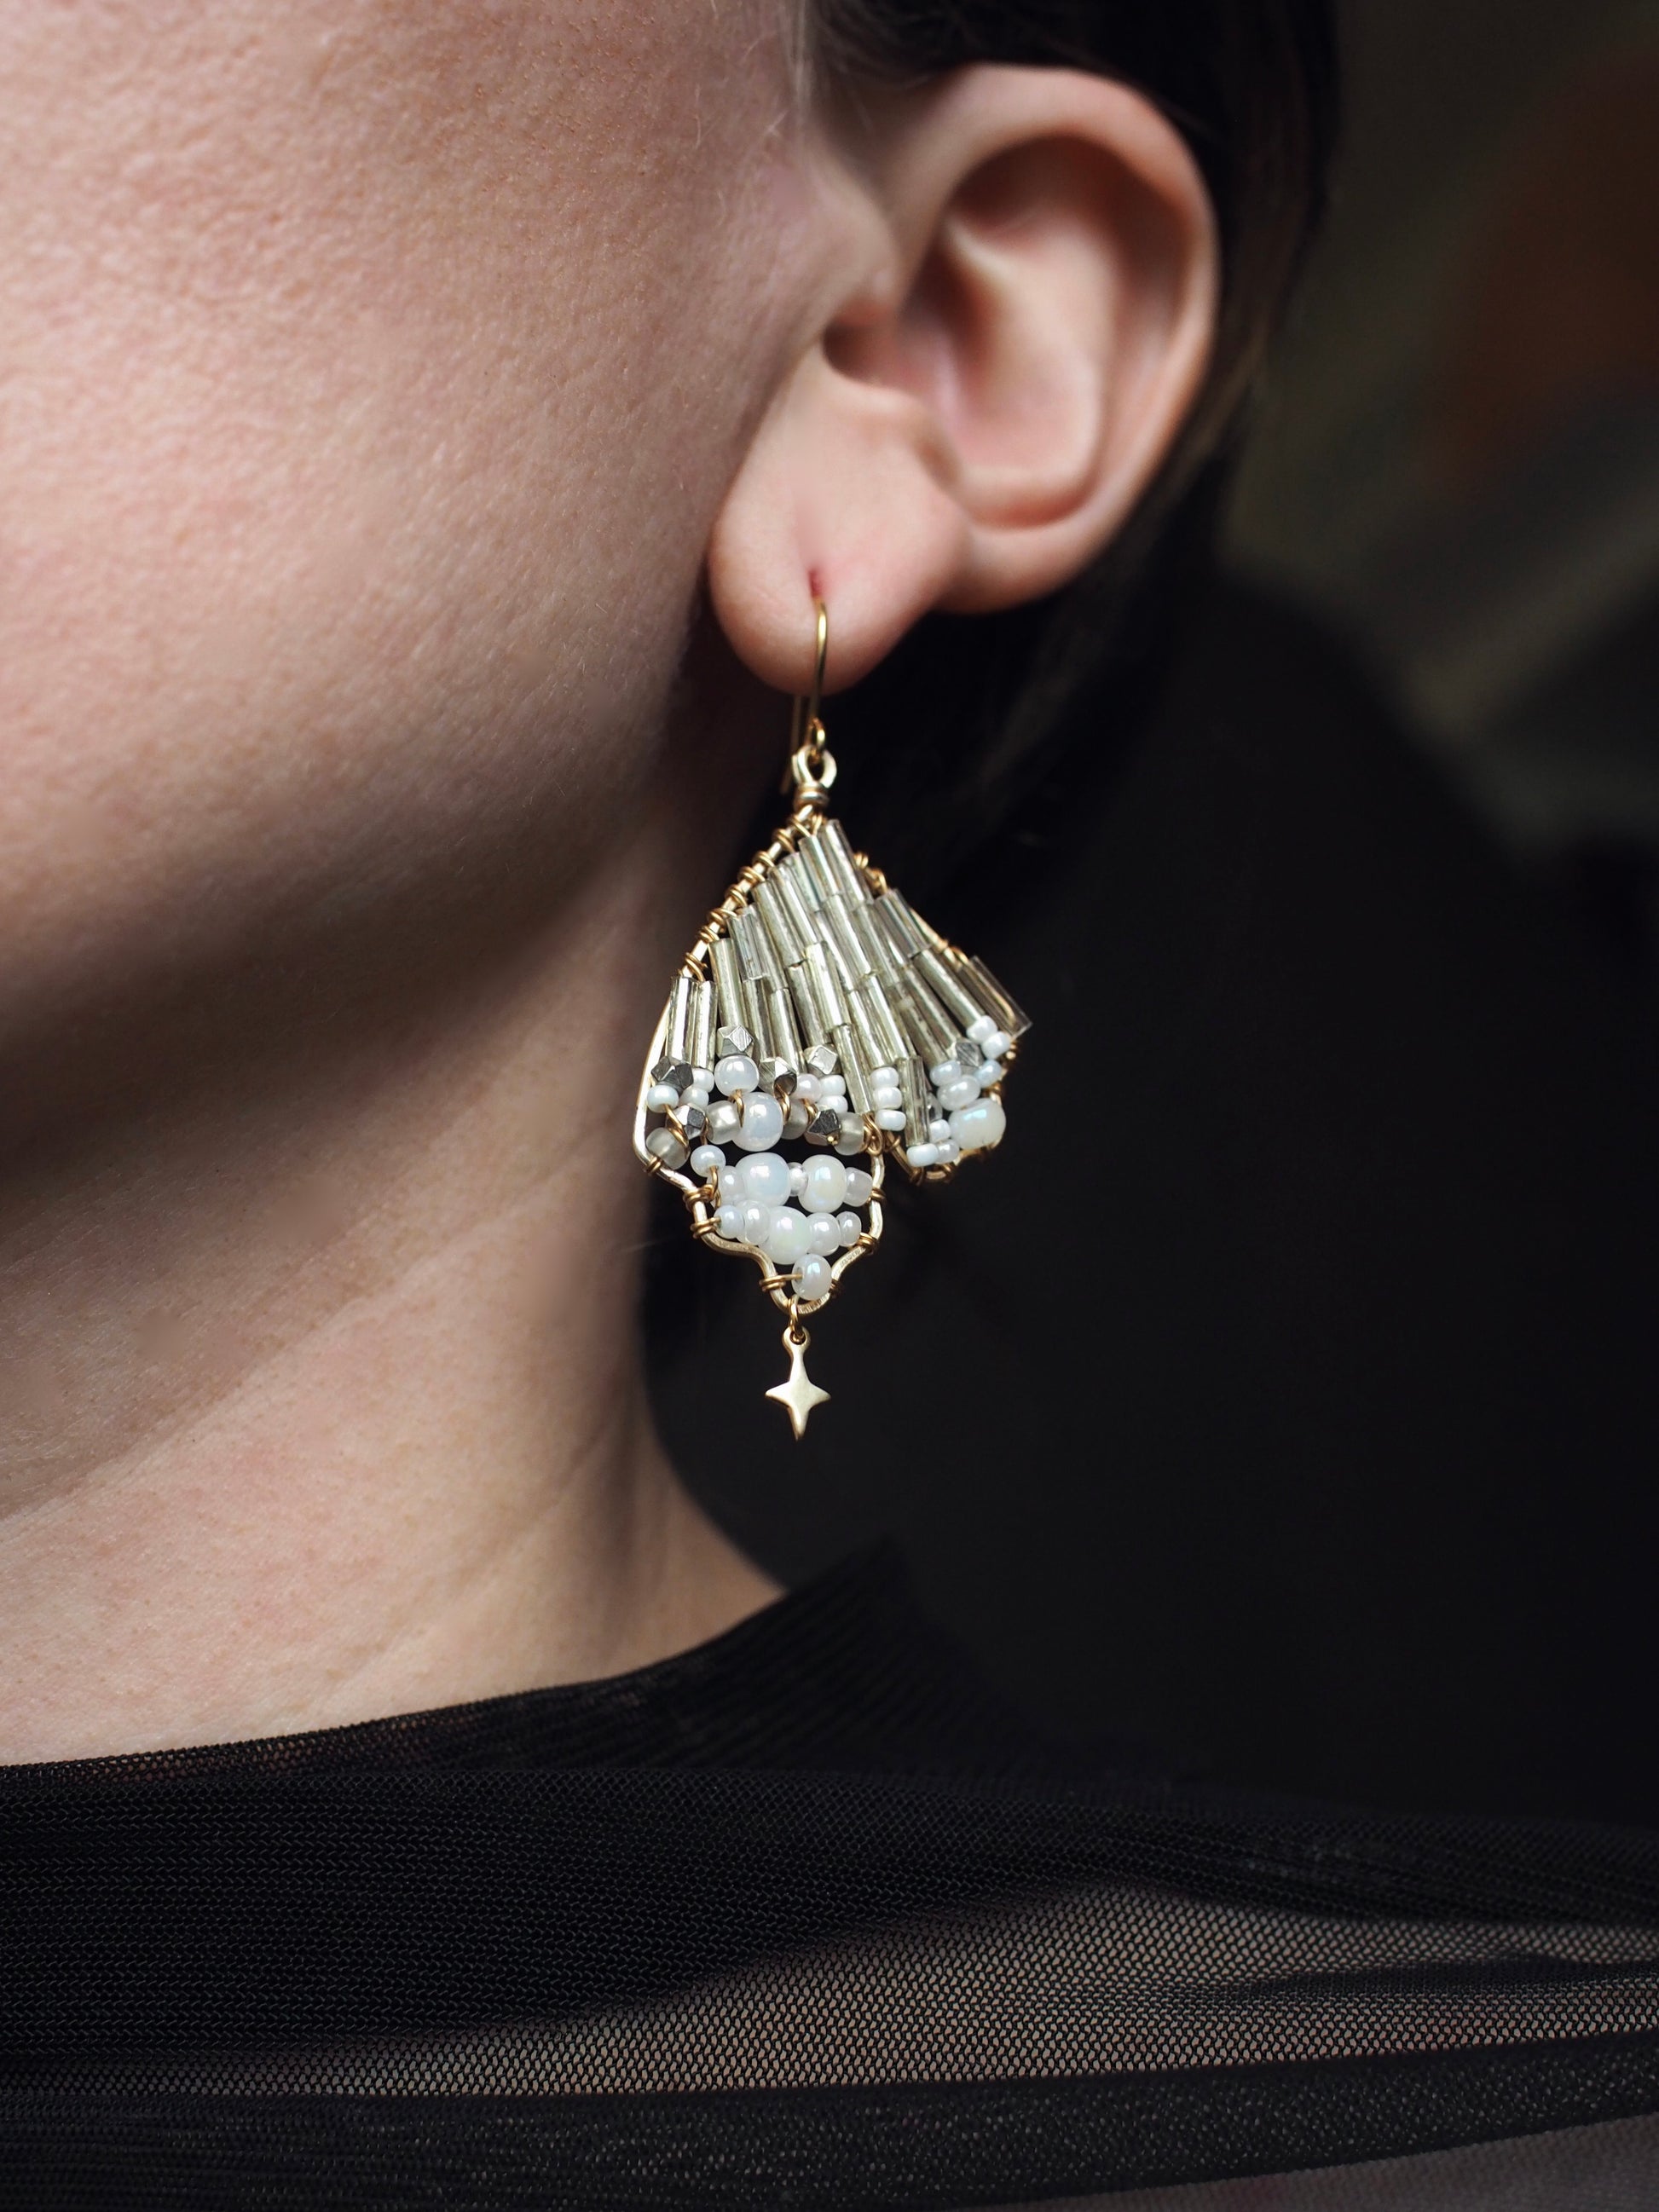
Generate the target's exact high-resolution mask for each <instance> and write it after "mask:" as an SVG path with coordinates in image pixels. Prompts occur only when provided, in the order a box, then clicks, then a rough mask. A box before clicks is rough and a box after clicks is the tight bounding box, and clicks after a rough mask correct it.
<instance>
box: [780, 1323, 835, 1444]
mask: <svg viewBox="0 0 1659 2212" xmlns="http://www.w3.org/2000/svg"><path fill="white" fill-rule="evenodd" d="M783 1341H784V1346H785V1348H786V1350H787V1352H788V1354H789V1380H788V1381H787V1383H778V1384H777V1385H776V1387H775V1389H770V1390H769V1391H768V1392H767V1394H766V1395H767V1396H768V1397H769V1398H775V1399H776V1400H777V1401H778V1403H779V1405H781V1407H783V1410H784V1412H785V1413H787V1414H788V1416H789V1425H790V1427H791V1428H792V1429H793V1431H794V1432H795V1440H796V1442H797V1443H799V1441H800V1439H801V1437H804V1436H805V1433H806V1424H807V1423H808V1421H810V1420H811V1418H812V1408H813V1407H814V1406H827V1405H828V1404H829V1392H828V1391H827V1390H820V1389H819V1388H818V1386H817V1383H815V1382H814V1381H813V1380H812V1378H811V1376H810V1375H809V1374H808V1373H807V1371H806V1347H807V1346H808V1345H809V1344H810V1343H811V1341H812V1340H811V1337H810V1336H808V1335H807V1334H806V1332H805V1329H803V1330H802V1331H801V1333H800V1335H799V1338H797V1337H796V1336H795V1335H794V1334H793V1333H792V1332H791V1331H790V1330H788V1329H785V1331H784V1332H783Z"/></svg>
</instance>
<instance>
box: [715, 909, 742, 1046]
mask: <svg viewBox="0 0 1659 2212" xmlns="http://www.w3.org/2000/svg"><path fill="white" fill-rule="evenodd" d="M708 957H709V960H710V962H711V963H713V966H714V983H715V987H716V988H717V989H718V990H719V993H720V1021H719V1023H718V1024H717V1028H718V1029H728V1030H737V1029H743V1030H746V1029H747V1028H748V1026H749V1008H748V1006H747V1005H746V1004H745V1003H744V995H743V971H742V969H740V968H739V967H738V955H737V949H736V947H735V946H734V945H733V944H732V940H731V939H730V938H729V937H727V936H726V933H724V931H722V932H721V933H720V936H718V937H717V938H716V939H714V943H713V944H712V945H710V946H709V948H708Z"/></svg>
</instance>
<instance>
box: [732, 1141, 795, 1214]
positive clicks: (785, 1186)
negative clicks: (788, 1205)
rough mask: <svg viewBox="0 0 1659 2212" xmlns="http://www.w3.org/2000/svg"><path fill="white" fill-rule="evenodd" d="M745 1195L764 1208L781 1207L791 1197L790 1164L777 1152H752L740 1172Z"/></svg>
mask: <svg viewBox="0 0 1659 2212" xmlns="http://www.w3.org/2000/svg"><path fill="white" fill-rule="evenodd" d="M738 1174H739V1175H740V1176H742V1177H743V1194H744V1197H745V1198H757V1199H758V1200H760V1202H761V1204H762V1205H763V1206H781V1205H782V1204H783V1202H784V1200H785V1199H787V1197H788V1195H789V1163H788V1161H787V1160H786V1159H785V1158H782V1156H781V1154H780V1153H777V1152H752V1153H750V1157H749V1158H747V1159H746V1160H745V1161H744V1163H743V1165H742V1166H741V1167H740V1168H739V1169H738Z"/></svg>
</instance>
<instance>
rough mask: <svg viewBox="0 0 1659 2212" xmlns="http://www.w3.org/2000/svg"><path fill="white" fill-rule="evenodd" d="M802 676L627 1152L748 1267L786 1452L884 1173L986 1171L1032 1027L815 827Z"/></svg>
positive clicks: (811, 726) (671, 1010) (870, 1228)
mask: <svg viewBox="0 0 1659 2212" xmlns="http://www.w3.org/2000/svg"><path fill="white" fill-rule="evenodd" d="M828 639H829V625H828V619H827V617H826V615H825V611H824V609H823V604H822V602H820V603H819V605H818V627H817V675H816V679H815V681H814V684H813V690H812V696H811V699H810V700H805V701H802V700H797V702H796V706H795V727H794V731H793V734H792V741H791V752H790V771H791V775H792V776H793V783H794V793H795V797H794V805H793V808H792V810H791V811H790V815H789V818H788V820H787V822H786V823H784V824H783V826H782V828H781V829H779V831H778V833H777V835H776V836H775V837H774V838H773V840H772V842H771V843H770V844H769V845H768V846H767V848H766V849H765V851H764V852H763V853H759V854H757V855H756V856H755V858H754V859H753V860H751V861H750V863H749V865H748V866H747V867H745V868H744V870H743V872H742V873H741V874H740V875H739V876H738V879H737V881H736V883H734V884H732V888H731V890H729V891H728V892H727V893H726V896H725V898H724V899H723V900H722V901H721V902H720V905H719V906H718V907H716V908H715V909H714V913H713V914H711V915H709V917H708V921H707V922H706V923H705V925H704V926H703V928H702V931H701V933H699V935H698V938H697V941H696V944H695V945H693V946H692V948H691V950H690V952H689V953H688V954H687V955H686V957H685V961H684V964H683V965H682V967H681V969H680V971H679V973H678V975H676V977H675V978H674V983H673V987H672V989H671V991H670V993H669V994H668V1003H667V1005H666V1006H665V1007H664V1009H663V1013H662V1018H661V1020H660V1021H659V1023H658V1024H657V1027H656V1030H655V1032H654V1034H653V1037H652V1041H651V1050H650V1052H649V1054H648V1055H647V1060H646V1066H645V1073H644V1074H643V1076H642V1078H641V1083H640V1092H639V1102H638V1105H637V1107H636V1109H635V1116H634V1150H635V1154H636V1155H637V1156H638V1158H639V1160H640V1163H641V1165H642V1166H643V1167H644V1168H646V1169H647V1170H648V1171H649V1172H650V1173H651V1174H653V1175H655V1176H665V1178H666V1179H667V1181H668V1182H671V1183H672V1184H673V1186H674V1187H675V1188H676V1189H677V1190H678V1191H679V1193H680V1194H681V1195H682V1197H683V1198H684V1200H685V1204H686V1207H687V1210H688V1211H689V1212H690V1217H691V1232H692V1234H693V1235H694V1236H695V1237H697V1238H698V1239H699V1241H700V1242H701V1243H703V1244H705V1245H708V1246H710V1247H712V1248H713V1249H714V1250H715V1251H718V1252H728V1253H731V1254H732V1255H736V1256H738V1257H739V1258H747V1259H750V1260H752V1261H755V1262H756V1263H757V1266H758V1267H759V1268H760V1273H761V1288H762V1289H763V1291H766V1292H767V1293H768V1295H769V1297H771V1299H772V1302H773V1304H775V1306H776V1307H777V1308H778V1310H779V1311H780V1312H781V1313H782V1314H783V1315H784V1316H786V1318H787V1326H786V1327H785V1329H784V1332H783V1344H784V1349H785V1350H786V1351H787V1352H788V1354H789V1361H790V1366H789V1376H788V1380H787V1382H784V1383H779V1384H778V1385H777V1387H776V1388H775V1389H771V1390H769V1391H768V1392H767V1394H766V1395H767V1396H768V1397H769V1398H775V1399H776V1400H777V1401H778V1402H779V1404H780V1405H781V1406H782V1407H783V1408H784V1410H785V1412H786V1413H787V1414H788V1416H789V1421H790V1425H791V1426H792V1428H793V1431H794V1432H795V1435H796V1436H797V1437H800V1436H801V1435H802V1434H803V1433H804V1432H805V1427H806V1424H807V1421H808V1419H810V1417H811V1413H812V1410H813V1408H814V1407H817V1406H820V1405H822V1404H823V1403H824V1401H825V1400H826V1399H827V1398H828V1397H829V1392H828V1391H827V1390H822V1389H819V1388H818V1387H817V1385H816V1384H815V1383H813V1382H812V1381H811V1378H810V1377H809V1376H808V1375H807V1372H806V1364H805V1358H806V1349H807V1346H808V1345H809V1344H810V1342H811V1338H810V1337H809V1335H808V1334H807V1331H806V1328H805V1318H806V1317H807V1316H812V1315H816V1314H817V1312H819V1311H820V1310H821V1309H822V1308H823V1306H824V1305H825V1304H827V1303H828V1302H829V1299H830V1298H832V1297H834V1296H835V1295H836V1291H837V1290H838V1289H839V1288H840V1286H841V1282H842V1277H843V1276H844V1275H845V1274H846V1273H847V1270H848V1268H849V1267H851V1266H852V1265H853V1264H854V1261H858V1260H861V1259H862V1258H863V1257H864V1255H865V1254H866V1253H867V1252H872V1251H873V1250H874V1249H875V1248H876V1246H877V1245H878V1243H880V1241H881V1233H882V1204H881V1199H882V1188H883V1183H884V1178H885V1174H886V1170H887V1166H888V1164H889V1163H890V1162H891V1163H892V1164H895V1165H896V1166H897V1167H898V1168H899V1169H900V1170H902V1172H903V1173H904V1174H905V1175H907V1176H908V1177H909V1178H910V1180H911V1181H912V1182H949V1181H950V1180H951V1177H952V1176H954V1175H955V1174H956V1172H957V1168H958V1167H959V1166H960V1165H961V1164H962V1162H963V1160H964V1159H965V1158H968V1157H969V1155H971V1154H973V1153H975V1152H989V1151H991V1150H993V1149H994V1147H995V1146H997V1145H999V1144H1000V1142H1001V1141H1002V1136H1003V1131H1004V1127H1005V1126H1006V1121H1005V1115H1004V1110H1003V1103H1002V1087H1003V1083H1004V1080H1005V1079H1006V1074H1007V1072H1008V1069H1009V1067H1010V1066H1011V1065H1012V1060H1013V1057H1014V1054H1015V1050H1016V1048H1017V1046H1018V1041H1019V1039H1020V1038H1021V1037H1022V1036H1024V1033H1025V1031H1026V1030H1028V1029H1029V1028H1030V1022H1029V1021H1028V1020H1027V1018H1026V1017H1025V1016H1024V1014H1023V1013H1022V1012H1020V1010H1019V1008H1018V1006H1016V1005H1015V1003H1014V1001H1013V1000H1012V999H1011V998H1010V997H1009V996H1008V994H1007V993H1006V991H1005V990H1004V989H1003V987H1002V986H1001V985H1000V983H999V982H998V981H997V980H996V978H995V977H994V975H992V974H991V973H990V971H989V970H988V969H987V968H986V967H985V965H984V963H982V962H981V961H979V960H975V959H974V958H972V957H970V956H969V955H968V954H967V953H964V952H961V951H958V950H957V947H956V946H955V945H951V944H950V943H948V942H947V940H946V939H945V938H943V937H941V936H940V935H939V932H938V931H937V930H935V929H933V927H930V925H929V924H928V923H927V922H926V921H923V919H922V918H921V915H919V914H917V913H916V911H915V908H913V907H911V906H910V905H909V903H908V901H906V900H905V899H904V898H903V897H902V896H901V895H900V893H899V892H898V891H896V890H893V889H892V888H891V887H890V885H889V884H888V882H887V880H886V878H885V877H884V875H883V874H882V873H881V871H880V870H879V869H878V868H874V867H872V866H871V865H870V863H869V861H868V860H866V858H865V857H864V855H863V854H861V853H856V852H854V849H853V847H852V844H851V842H850V841H849V840H848V836H847V832H846V831H845V830H844V829H842V825H841V823H839V822H837V821H836V820H835V819H834V818H833V817H832V816H830V814H829V812H828V811H827V810H828V803H829V791H830V787H831V786H832V785H833V784H834V782H835V780H836V763H835V761H834V759H833V757H831V755H830V753H829V749H828V747H827V745H826V744H825V742H824V730H823V722H822V720H820V718H819V714H818V695H819V689H820V686H821V685H822V683H823V663H824V655H825V651H826V647H827V645H828Z"/></svg>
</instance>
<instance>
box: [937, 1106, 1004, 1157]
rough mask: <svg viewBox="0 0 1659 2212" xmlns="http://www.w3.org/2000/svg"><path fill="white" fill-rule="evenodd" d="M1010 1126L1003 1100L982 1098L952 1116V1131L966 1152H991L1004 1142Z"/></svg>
mask: <svg viewBox="0 0 1659 2212" xmlns="http://www.w3.org/2000/svg"><path fill="white" fill-rule="evenodd" d="M1007 1127H1008V1118H1007V1116H1006V1114H1004V1112H1003V1110H1002V1105H1001V1102H1000V1100H999V1099H995V1098H981V1099H980V1100H979V1102H978V1103H976V1104H975V1105H972V1106H963V1107H961V1108H959V1109H957V1112H956V1113H954V1114H952V1115H951V1134H952V1135H953V1136H954V1137H955V1138H956V1140H957V1144H959V1145H960V1146H961V1147H962V1149H963V1152H989V1150H990V1149H991V1147H992V1146H993V1145H1000V1143H1001V1142H1002V1139H1003V1133H1004V1132H1005V1131H1006V1128H1007Z"/></svg>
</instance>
